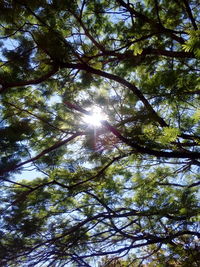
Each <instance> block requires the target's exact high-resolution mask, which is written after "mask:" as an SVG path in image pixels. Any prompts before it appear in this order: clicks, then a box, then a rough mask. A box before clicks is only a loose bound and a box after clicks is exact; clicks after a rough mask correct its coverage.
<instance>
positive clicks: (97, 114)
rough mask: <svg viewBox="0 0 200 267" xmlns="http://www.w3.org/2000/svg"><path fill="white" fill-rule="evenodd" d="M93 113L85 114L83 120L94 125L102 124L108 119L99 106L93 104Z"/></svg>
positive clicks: (91, 110)
mask: <svg viewBox="0 0 200 267" xmlns="http://www.w3.org/2000/svg"><path fill="white" fill-rule="evenodd" d="M90 112H91V115H85V116H84V117H83V121H84V122H85V123H87V124H90V125H92V126H94V127H99V126H101V121H102V120H105V119H106V116H105V115H104V114H103V113H102V111H101V109H100V108H99V107H96V106H93V107H92V108H91V109H90Z"/></svg>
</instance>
